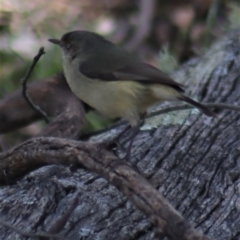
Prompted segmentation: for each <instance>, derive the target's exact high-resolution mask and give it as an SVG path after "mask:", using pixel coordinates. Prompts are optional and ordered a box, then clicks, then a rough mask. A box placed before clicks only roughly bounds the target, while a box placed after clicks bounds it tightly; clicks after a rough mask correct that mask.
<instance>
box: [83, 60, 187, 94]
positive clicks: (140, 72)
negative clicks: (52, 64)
mask: <svg viewBox="0 0 240 240" xmlns="http://www.w3.org/2000/svg"><path fill="white" fill-rule="evenodd" d="M99 64H101V63H99ZM93 66H96V64H90V62H87V61H86V62H84V63H82V64H81V65H80V66H79V70H80V72H81V73H82V74H83V75H85V76H86V77H89V78H92V79H101V80H103V81H117V80H125V81H137V82H140V83H144V84H150V83H156V84H163V85H168V86H171V87H173V88H175V89H176V90H178V91H181V92H184V90H183V85H182V84H180V83H177V82H175V81H174V80H173V79H172V78H170V77H169V76H168V75H167V74H165V73H163V72H162V71H160V70H159V69H157V68H155V67H153V66H151V65H149V64H147V63H143V62H136V63H132V64H128V65H126V66H124V67H120V68H117V67H116V66H114V67H113V66H112V67H111V66H110V65H109V68H108V67H105V68H102V69H100V67H95V68H94V67H93Z"/></svg>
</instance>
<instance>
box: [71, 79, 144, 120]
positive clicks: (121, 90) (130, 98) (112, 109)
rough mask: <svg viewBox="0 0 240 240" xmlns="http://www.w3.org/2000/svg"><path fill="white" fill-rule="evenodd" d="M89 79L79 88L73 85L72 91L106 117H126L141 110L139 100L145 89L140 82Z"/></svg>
mask: <svg viewBox="0 0 240 240" xmlns="http://www.w3.org/2000/svg"><path fill="white" fill-rule="evenodd" d="M88 81H89V80H88ZM90 81H91V83H90V82H88V86H85V87H83V86H82V87H81V90H79V89H78V90H76V88H74V87H73V88H72V91H73V92H74V93H75V94H76V95H77V96H78V97H79V98H80V99H82V100H83V101H84V102H86V103H87V104H88V105H90V106H91V107H93V108H94V109H96V110H97V111H98V112H100V113H101V114H102V115H104V116H106V117H107V118H112V119H113V118H122V117H126V118H128V117H129V116H131V115H138V112H139V111H141V110H140V108H139V105H141V104H140V102H139V101H140V99H141V95H142V94H143V92H144V90H145V89H144V88H143V86H142V85H141V84H138V83H135V82H130V81H111V82H102V81H98V80H90Z"/></svg>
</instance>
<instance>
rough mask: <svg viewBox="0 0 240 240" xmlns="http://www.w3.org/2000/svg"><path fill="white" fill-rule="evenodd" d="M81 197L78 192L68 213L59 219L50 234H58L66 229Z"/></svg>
mask: <svg viewBox="0 0 240 240" xmlns="http://www.w3.org/2000/svg"><path fill="white" fill-rule="evenodd" d="M79 195H80V192H78V193H77V194H76V196H75V197H74V199H73V200H72V203H71V205H70V207H69V208H68V209H67V211H66V212H65V213H64V214H63V215H62V216H61V217H60V218H59V219H57V221H56V222H55V223H54V224H53V225H52V226H51V227H50V228H49V230H48V233H50V234H57V233H59V232H60V231H61V230H62V229H63V228H64V226H65V225H66V223H67V221H68V219H69V218H70V216H71V214H72V212H73V211H74V210H75V209H76V207H77V206H78V203H79Z"/></svg>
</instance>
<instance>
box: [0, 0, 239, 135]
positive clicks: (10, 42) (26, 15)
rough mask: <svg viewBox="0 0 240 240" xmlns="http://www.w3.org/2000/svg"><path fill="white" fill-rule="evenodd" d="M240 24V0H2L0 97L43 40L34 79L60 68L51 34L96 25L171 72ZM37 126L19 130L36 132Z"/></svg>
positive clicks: (16, 82) (16, 83) (97, 29)
mask: <svg viewBox="0 0 240 240" xmlns="http://www.w3.org/2000/svg"><path fill="white" fill-rule="evenodd" d="M239 27H240V3H239V0H235V1H234V0H167V1H166V0H71V1H69V0H58V1H49V0H31V1H29V0H21V1H20V0H0V97H1V98H2V97H4V95H6V94H8V93H9V92H12V91H14V90H15V89H17V88H20V87H21V83H20V79H21V78H22V77H23V76H24V75H25V72H26V70H27V68H28V67H29V65H30V64H31V61H32V58H33V57H34V56H35V55H36V53H37V52H38V49H39V48H40V47H41V46H44V47H45V51H46V54H45V55H44V56H43V57H42V58H41V60H40V62H39V63H38V64H37V66H36V68H35V69H34V72H33V74H32V76H31V80H32V81H36V80H44V79H45V78H47V77H50V76H53V75H54V74H56V73H58V72H60V71H62V66H61V58H60V51H59V49H58V48H57V47H56V46H54V45H53V44H50V43H49V42H48V41H47V39H48V38H60V37H61V36H62V35H63V34H64V33H66V32H68V31H73V30H77V29H80V30H81V29H82V30H83V29H84V30H90V31H95V32H97V33H100V34H102V35H104V36H106V37H107V38H108V39H110V40H111V41H113V42H114V43H116V44H121V45H122V46H124V47H125V48H127V49H128V50H129V51H132V52H134V53H135V54H137V55H139V56H140V57H141V58H142V59H144V60H145V61H147V62H149V63H151V64H153V65H155V66H158V67H160V68H161V69H162V70H164V71H166V72H171V71H173V70H174V69H176V68H177V66H178V65H179V64H182V63H183V62H185V61H187V60H189V59H191V58H193V57H196V56H198V55H200V54H202V53H203V52H204V51H205V50H206V49H207V48H208V47H209V45H210V44H211V43H212V42H213V41H214V40H215V39H217V38H220V37H221V36H224V34H226V33H227V32H228V31H229V30H230V29H231V28H239ZM91 119H92V120H91ZM90 121H92V125H93V128H94V129H97V128H100V127H101V126H102V123H99V121H100V118H99V119H97V120H96V118H91V117H90ZM100 122H101V121H100ZM33 126H34V127H33ZM39 126H41V124H40V125H39V124H38V125H36V124H35V125H32V126H31V127H29V128H27V130H26V129H25V130H24V131H23V130H21V131H23V132H24V133H26V134H28V133H27V132H28V131H30V133H29V134H30V135H32V134H35V133H36V132H37V131H39V128H40V127H39ZM31 128H32V129H31ZM29 129H30V130H29Z"/></svg>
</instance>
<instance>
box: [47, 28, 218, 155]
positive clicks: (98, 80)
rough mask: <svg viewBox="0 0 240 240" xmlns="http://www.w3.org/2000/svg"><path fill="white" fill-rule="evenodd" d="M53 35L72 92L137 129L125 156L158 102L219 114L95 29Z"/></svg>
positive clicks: (209, 113) (109, 116) (103, 112)
mask: <svg viewBox="0 0 240 240" xmlns="http://www.w3.org/2000/svg"><path fill="white" fill-rule="evenodd" d="M49 41H50V42H52V43H54V44H57V45H59V46H60V48H61V52H62V60H63V69H64V73H65V77H66V79H67V82H68V84H69V86H70V88H71V90H72V92H73V93H74V94H75V95H76V96H77V97H79V98H80V99H81V100H82V101H84V102H85V103H87V104H88V105H90V106H91V107H92V108H94V109H96V110H97V111H98V112H100V113H101V114H102V115H104V116H106V117H108V118H111V119H114V118H125V119H127V120H128V121H129V123H130V125H131V126H132V128H133V133H132V138H131V141H130V143H129V146H128V150H127V157H129V155H130V151H131V147H132V143H133V140H134V137H135V136H136V134H137V132H138V131H139V128H140V123H141V121H140V116H141V115H142V114H144V113H145V112H146V111H147V109H148V108H149V107H151V106H152V105H154V104H156V103H161V102H163V101H175V100H180V101H184V102H187V103H189V104H191V105H193V106H195V107H197V108H199V109H200V110H201V111H202V112H203V113H204V114H206V115H208V116H215V113H214V112H212V111H211V110H210V109H208V108H207V107H205V106H203V105H202V104H200V103H198V102H196V101H194V100H193V99H191V98H189V97H187V96H185V95H184V90H183V86H182V85H181V84H180V83H177V82H175V81H174V80H173V79H172V78H170V77H169V76H168V75H167V74H165V73H163V72H162V71H160V70H159V69H157V68H155V67H153V66H151V65H149V64H147V63H144V62H142V61H141V60H139V59H138V58H137V57H136V56H134V55H133V54H131V53H129V52H127V51H126V50H125V49H124V48H122V47H120V46H117V45H115V44H113V43H111V42H110V41H108V40H106V39H105V38H103V37H102V36H100V35H98V34H96V33H92V32H88V31H73V32H69V33H66V34H64V35H63V36H62V38H61V40H58V39H49Z"/></svg>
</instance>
